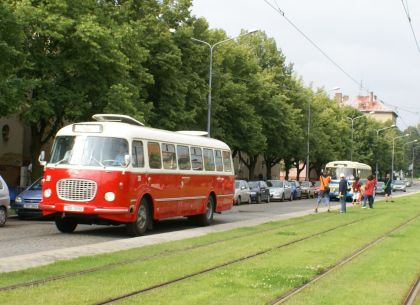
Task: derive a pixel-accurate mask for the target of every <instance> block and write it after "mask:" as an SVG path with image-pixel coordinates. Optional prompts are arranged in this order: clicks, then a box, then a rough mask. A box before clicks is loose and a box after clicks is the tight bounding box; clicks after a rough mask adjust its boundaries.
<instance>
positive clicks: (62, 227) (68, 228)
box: [55, 217, 77, 233]
mask: <svg viewBox="0 0 420 305" xmlns="http://www.w3.org/2000/svg"><path fill="white" fill-rule="evenodd" d="M55 226H56V227H57V229H58V230H59V231H60V232H62V233H72V232H73V231H74V230H75V229H76V227H77V222H76V221H74V220H73V219H68V218H65V217H64V218H59V219H56V220H55Z"/></svg>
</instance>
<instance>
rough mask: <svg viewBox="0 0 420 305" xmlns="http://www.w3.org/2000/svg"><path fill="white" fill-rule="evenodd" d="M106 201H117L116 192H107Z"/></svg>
mask: <svg viewBox="0 0 420 305" xmlns="http://www.w3.org/2000/svg"><path fill="white" fill-rule="evenodd" d="M104 197H105V200H106V201H108V202H112V201H114V200H115V193H114V192H107V193H105V196H104Z"/></svg>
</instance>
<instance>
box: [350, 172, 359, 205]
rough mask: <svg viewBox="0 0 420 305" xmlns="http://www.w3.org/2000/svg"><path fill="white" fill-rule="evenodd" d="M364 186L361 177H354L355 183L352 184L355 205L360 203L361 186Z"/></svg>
mask: <svg viewBox="0 0 420 305" xmlns="http://www.w3.org/2000/svg"><path fill="white" fill-rule="evenodd" d="M361 187H362V183H360V178H359V177H356V178H355V179H354V182H353V184H352V185H351V188H352V191H353V201H352V203H353V205H354V204H360V188H361Z"/></svg>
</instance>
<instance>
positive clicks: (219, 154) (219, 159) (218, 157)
mask: <svg viewBox="0 0 420 305" xmlns="http://www.w3.org/2000/svg"><path fill="white" fill-rule="evenodd" d="M214 153H215V159H216V170H217V171H218V172H223V159H222V152H221V151H220V150H215V151H214Z"/></svg>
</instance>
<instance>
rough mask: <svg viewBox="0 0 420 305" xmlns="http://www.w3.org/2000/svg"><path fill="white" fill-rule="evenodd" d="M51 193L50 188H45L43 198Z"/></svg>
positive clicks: (48, 196)
mask: <svg viewBox="0 0 420 305" xmlns="http://www.w3.org/2000/svg"><path fill="white" fill-rule="evenodd" d="M51 194H52V191H51V189H46V190H45V191H44V197H45V198H50V197H51Z"/></svg>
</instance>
